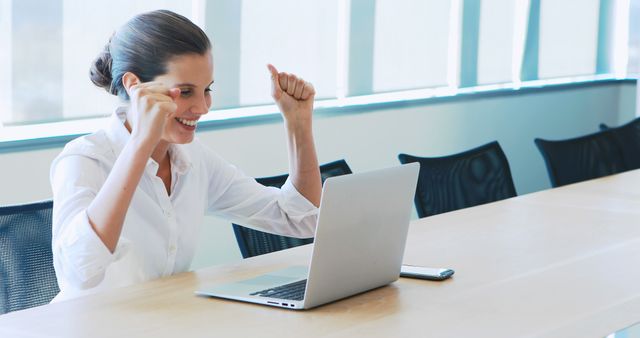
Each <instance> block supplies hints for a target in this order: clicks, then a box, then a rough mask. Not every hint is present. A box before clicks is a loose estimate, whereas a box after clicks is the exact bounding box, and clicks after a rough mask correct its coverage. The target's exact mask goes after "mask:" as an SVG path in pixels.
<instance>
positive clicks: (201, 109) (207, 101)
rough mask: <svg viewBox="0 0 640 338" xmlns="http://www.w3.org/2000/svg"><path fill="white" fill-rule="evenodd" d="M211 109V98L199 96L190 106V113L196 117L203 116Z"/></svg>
mask: <svg viewBox="0 0 640 338" xmlns="http://www.w3.org/2000/svg"><path fill="white" fill-rule="evenodd" d="M210 107H211V98H207V96H206V95H200V96H199V97H197V98H194V102H193V105H192V106H191V112H192V113H194V114H198V115H204V114H206V113H208V112H209V108H210Z"/></svg>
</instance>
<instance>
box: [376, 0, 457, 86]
mask: <svg viewBox="0 0 640 338" xmlns="http://www.w3.org/2000/svg"><path fill="white" fill-rule="evenodd" d="M450 12H451V0H438V1H423V0H377V1H376V8H375V34H374V52H373V91H374V92H387V91H394V90H402V89H414V88H424V87H437V86H446V85H447V70H448V61H449V60H448V51H449V20H450V16H451V15H450V14H451V13H450Z"/></svg>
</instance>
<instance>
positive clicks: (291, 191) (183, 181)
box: [51, 108, 318, 301]
mask: <svg viewBox="0 0 640 338" xmlns="http://www.w3.org/2000/svg"><path fill="white" fill-rule="evenodd" d="M123 122H124V109H122V108H119V109H118V110H117V111H116V113H115V114H114V115H113V117H112V119H111V122H110V124H109V126H108V127H107V128H106V129H104V130H101V131H98V132H96V133H93V134H90V135H87V136H83V137H80V138H78V139H76V140H74V141H72V142H70V143H69V144H67V146H66V147H65V148H64V150H63V151H62V153H61V154H60V155H59V156H58V157H57V158H56V159H55V160H54V161H53V163H52V165H51V186H52V189H53V200H54V205H53V239H52V244H53V261H54V267H55V271H56V277H57V279H58V284H59V286H60V290H61V292H60V294H58V296H57V297H56V298H55V301H58V300H62V299H68V298H73V297H76V296H79V295H81V294H84V293H91V292H96V291H98V290H104V289H109V288H113V287H117V286H125V285H130V284H134V283H138V282H143V281H147V280H151V279H155V278H159V277H162V276H167V275H171V274H175V273H178V272H183V271H187V270H188V269H189V266H190V264H191V260H192V259H193V256H194V253H195V249H196V244H197V243H198V235H199V233H200V227H201V225H202V222H203V217H204V214H205V212H213V213H216V214H218V215H221V216H223V217H226V218H228V219H229V220H230V221H233V222H236V223H240V224H247V225H252V226H256V227H258V228H261V229H263V230H265V231H269V232H275V233H279V234H283V235H288V236H293V237H312V236H313V234H314V231H315V224H316V217H317V212H318V210H317V208H316V207H315V206H314V205H313V204H312V203H310V202H309V201H308V200H307V199H305V198H304V197H303V196H302V195H301V194H300V193H299V192H298V191H297V190H296V189H295V187H294V186H293V184H291V182H289V181H287V182H286V183H285V185H284V186H283V187H282V188H281V189H278V188H273V187H264V186H262V185H260V184H258V183H256V182H255V180H254V179H253V178H251V177H248V176H246V175H244V174H243V173H242V172H241V171H240V170H239V169H237V168H236V167H234V166H233V165H231V164H229V163H227V162H226V161H225V160H223V159H222V158H220V157H219V156H218V155H216V154H215V153H214V152H213V151H212V150H210V149H209V148H207V147H206V146H205V145H203V144H202V143H200V142H199V141H198V139H197V138H196V139H195V140H194V141H193V142H192V143H190V144H184V145H171V146H170V148H169V156H170V160H171V178H172V180H171V182H172V183H171V184H172V187H171V195H168V194H167V190H166V188H165V186H164V183H163V182H162V180H161V179H160V178H159V177H157V176H156V173H157V171H158V164H157V163H156V162H155V161H153V160H152V159H149V161H148V162H147V165H146V168H145V171H144V174H143V175H142V179H141V180H140V183H139V185H138V187H137V189H136V191H135V193H134V196H133V199H132V201H131V205H130V206H129V210H128V212H127V215H126V218H125V221H124V225H123V228H122V233H121V236H120V240H119V242H118V245H117V247H116V250H115V251H114V252H113V253H111V252H110V251H109V249H107V247H106V246H105V245H104V244H103V243H102V241H101V240H100V238H99V237H98V236H97V234H96V233H95V232H94V230H93V229H92V228H91V225H90V224H89V220H88V218H87V214H86V209H87V207H88V206H89V204H90V203H91V201H92V200H93V199H94V197H95V196H96V194H97V193H98V191H99V190H100V187H101V186H102V184H103V183H104V182H105V180H106V178H107V176H108V175H109V172H110V170H111V168H112V167H113V165H114V163H115V161H116V159H117V157H118V155H119V154H120V152H121V151H122V149H123V148H124V146H125V144H126V142H127V140H128V138H129V136H130V134H129V132H128V131H127V129H126V128H125V127H124V124H123Z"/></svg>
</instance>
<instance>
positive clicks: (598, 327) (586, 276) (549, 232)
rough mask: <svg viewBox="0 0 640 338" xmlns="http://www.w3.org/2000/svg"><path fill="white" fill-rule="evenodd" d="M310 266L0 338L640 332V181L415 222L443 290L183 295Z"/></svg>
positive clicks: (45, 314)
mask: <svg viewBox="0 0 640 338" xmlns="http://www.w3.org/2000/svg"><path fill="white" fill-rule="evenodd" d="M310 252H311V246H309V245H307V246H303V247H298V248H294V249H290V250H284V251H280V252H276V253H272V254H268V255H264V256H258V257H254V258H251V259H246V260H243V261H241V262H238V263H234V264H228V265H223V266H215V267H211V268H206V269H201V270H198V271H195V272H190V273H183V274H179V275H175V276H172V277H169V278H164V279H160V280H156V281H152V282H149V283H144V284H139V285H135V286H131V287H126V288H121V289H116V290H112V291H108V292H104V293H100V294H95V295H90V296H86V297H82V298H78V299H75V300H71V301H67V302H60V303H55V304H49V305H46V306H42V307H38V308H33V309H28V310H24V311H18V312H13V313H9V314H6V315H2V316H0V337H22V336H27V337H33V336H47V337H209V336H223V337H229V336H241V337H251V336H256V337H289V336H312V337H315V336H329V337H353V336H373V337H604V336H606V335H607V334H609V333H611V332H613V331H615V330H617V329H620V328H623V327H626V326H628V325H631V324H633V323H635V322H638V321H640V170H636V171H632V172H627V173H623V174H619V175H614V176H610V177H605V178H601V179H597V180H593V181H588V182H583V183H578V184H574V185H570V186H566V187H562V188H557V189H552V190H547V191H542V192H537V193H533V194H529V195H524V196H519V197H516V198H512V199H509V200H504V201H500V202H496V203H491V204H487V205H483V206H478V207H474V208H468V209H464V210H458V211H455V212H451V213H447V214H442V215H437V216H433V217H428V218H424V219H421V220H417V221H414V222H413V223H412V225H411V228H410V232H409V238H408V241H407V249H406V252H405V258H404V262H405V263H407V264H414V265H425V266H432V267H450V268H453V269H455V270H456V273H455V275H454V277H453V278H451V279H449V280H446V281H442V282H433V281H425V280H414V279H404V278H401V279H400V280H398V281H397V282H395V283H392V284H391V285H389V286H386V287H382V288H379V289H376V290H373V291H370V292H367V293H364V294H361V295H357V296H354V297H351V298H348V299H345V300H342V301H338V302H335V303H331V304H328V305H325V306H321V307H319V308H315V309H312V310H308V311H294V310H286V309H278V308H270V307H265V306H261V305H254V304H247V303H240V302H234V301H227V300H220V299H214V298H206V297H198V296H195V295H194V294H193V292H194V291H195V290H196V289H198V288H199V287H201V286H204V285H207V284H212V283H221V282H229V281H233V280H237V279H243V278H249V277H253V276H256V275H258V274H262V273H265V272H268V271H270V270H273V269H278V268H284V267H286V266H288V265H291V264H305V263H306V262H307V260H308V259H309V255H310ZM336 277H339V276H336ZM336 282H338V279H337V278H336Z"/></svg>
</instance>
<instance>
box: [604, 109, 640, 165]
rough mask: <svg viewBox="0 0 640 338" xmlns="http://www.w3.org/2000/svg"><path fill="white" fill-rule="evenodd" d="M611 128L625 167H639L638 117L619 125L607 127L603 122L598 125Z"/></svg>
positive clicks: (639, 130)
mask: <svg viewBox="0 0 640 338" xmlns="http://www.w3.org/2000/svg"><path fill="white" fill-rule="evenodd" d="M603 127H606V128H609V129H611V131H612V133H613V137H614V139H615V140H616V142H618V145H619V146H620V149H621V150H622V158H623V160H624V164H625V169H626V170H633V169H640V117H639V118H635V119H633V120H631V121H630V122H627V123H625V124H623V125H621V126H619V127H609V126H607V125H605V124H604V123H603V124H601V125H600V128H601V129H602V128H603Z"/></svg>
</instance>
